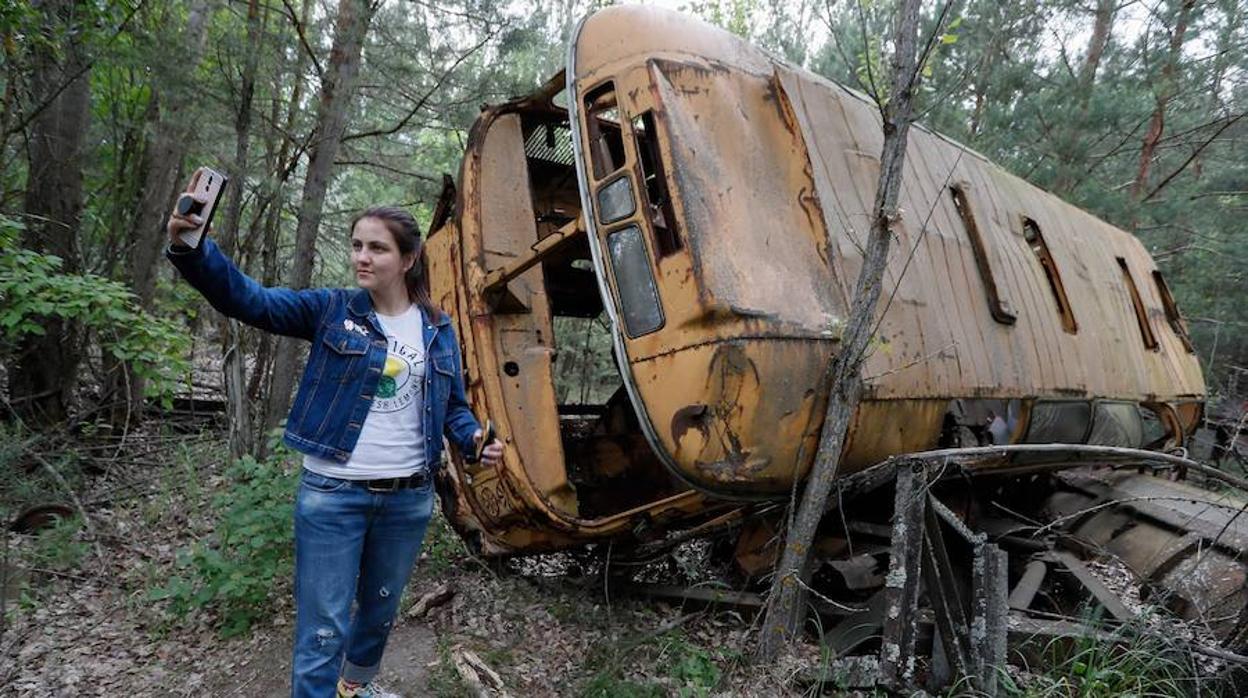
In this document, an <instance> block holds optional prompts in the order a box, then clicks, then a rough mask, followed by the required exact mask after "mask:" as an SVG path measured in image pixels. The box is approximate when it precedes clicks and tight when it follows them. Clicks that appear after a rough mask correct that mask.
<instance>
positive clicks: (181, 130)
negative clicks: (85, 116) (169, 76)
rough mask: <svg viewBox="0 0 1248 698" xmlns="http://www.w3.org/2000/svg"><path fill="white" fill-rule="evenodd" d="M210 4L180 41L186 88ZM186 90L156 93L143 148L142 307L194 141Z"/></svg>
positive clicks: (138, 238)
mask: <svg viewBox="0 0 1248 698" xmlns="http://www.w3.org/2000/svg"><path fill="white" fill-rule="evenodd" d="M208 1H209V0H194V2H193V3H192V5H191V8H190V12H189V14H188V15H187V20H186V30H185V31H184V32H182V35H181V37H180V38H179V39H178V47H179V65H180V66H181V67H182V68H183V70H182V71H179V73H182V74H189V75H188V82H190V79H191V78H193V75H194V73H195V69H196V67H197V66H198V65H199V61H200V58H201V56H202V55H203V51H204V40H205V38H206V37H207V25H208V15H209V7H208ZM184 87H185V86H183V85H175V84H173V83H172V81H171V82H170V83H169V84H167V85H153V87H152V101H153V102H154V103H155V113H154V114H153V116H154V117H155V118H156V123H155V124H153V129H152V130H153V133H152V139H151V141H150V142H149V143H148V144H147V147H146V148H144V153H143V189H142V198H141V199H140V201H139V211H138V213H137V214H136V216H135V221H134V229H133V230H132V231H131V234H130V240H131V250H130V264H129V266H130V270H129V271H130V283H131V287H132V288H133V289H134V293H135V295H137V296H138V297H139V300H140V301H141V302H142V303H143V304H144V305H147V304H148V303H150V302H151V300H152V293H153V292H154V290H155V288H156V260H157V259H158V258H159V257H160V254H161V249H162V247H163V246H162V244H161V243H162V241H163V240H164V237H165V233H164V225H163V223H164V222H165V220H164V219H165V217H166V216H167V215H168V214H169V208H170V204H171V203H172V202H173V195H174V193H175V192H176V190H177V189H178V185H179V184H180V183H179V182H178V181H177V179H176V178H177V175H178V172H179V170H180V169H181V167H182V159H183V156H184V155H185V154H186V151H187V146H188V145H189V140H190V135H191V128H190V126H191V125H190V124H189V123H187V121H188V116H187V110H188V109H189V107H190V106H191V104H190V101H191V99H193V97H192V95H191V94H190V91H189V90H187V89H184Z"/></svg>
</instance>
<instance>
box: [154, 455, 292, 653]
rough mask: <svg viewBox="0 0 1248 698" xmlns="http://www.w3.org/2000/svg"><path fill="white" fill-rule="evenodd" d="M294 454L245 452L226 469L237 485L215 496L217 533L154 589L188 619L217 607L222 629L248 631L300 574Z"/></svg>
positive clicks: (182, 557)
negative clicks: (285, 583)
mask: <svg viewBox="0 0 1248 698" xmlns="http://www.w3.org/2000/svg"><path fill="white" fill-rule="evenodd" d="M288 456H289V452H288V451H283V450H278V451H277V452H276V453H275V454H274V455H273V456H272V457H270V458H268V459H266V460H264V461H257V460H255V459H254V458H251V457H250V456H244V457H243V458H241V459H239V460H238V461H237V462H236V463H234V465H233V466H231V467H230V468H229V470H228V472H227V473H226V476H227V477H228V478H229V481H230V486H229V489H228V490H226V491H225V492H224V493H222V494H220V495H218V496H217V497H216V498H215V500H214V508H215V509H216V511H217V513H218V516H219V520H218V523H217V526H216V530H215V534H214V536H213V537H212V538H211V539H210V540H207V541H204V542H200V543H197V544H195V545H192V546H190V547H188V548H185V549H183V550H181V551H179V553H178V562H177V566H178V574H175V575H174V576H172V577H170V578H169V580H168V581H167V582H166V583H165V584H163V585H161V586H159V587H156V588H154V589H152V590H151V591H150V592H149V593H148V598H150V599H152V600H163V601H166V602H167V603H168V604H169V606H168V607H169V611H170V612H171V613H172V614H173V615H175V616H183V615H186V614H187V613H189V612H191V611H193V610H196V609H202V608H207V609H213V610H215V611H216V612H217V613H218V615H219V617H220V619H221V625H220V628H221V633H222V635H224V636H227V637H228V636H233V635H239V634H243V633H246V632H247V631H248V630H250V628H251V626H252V624H253V623H254V622H255V621H257V620H259V619H261V618H263V617H265V616H267V615H268V614H269V613H270V612H271V611H272V610H273V602H274V600H275V594H274V592H275V589H277V588H278V587H279V586H280V581H281V580H283V579H287V578H289V577H290V576H291V575H292V574H293V559H294V558H293V553H294V546H293V545H292V544H291V540H292V538H293V535H294V531H293V524H292V513H293V512H292V507H293V497H292V496H291V493H292V491H293V490H294V488H295V486H296V482H297V481H298V469H296V468H292V467H290V466H289V463H288V460H289V459H288Z"/></svg>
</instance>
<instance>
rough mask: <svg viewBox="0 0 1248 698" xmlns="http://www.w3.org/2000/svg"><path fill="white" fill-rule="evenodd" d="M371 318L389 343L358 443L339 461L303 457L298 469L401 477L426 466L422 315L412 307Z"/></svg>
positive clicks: (334, 474) (326, 473)
mask: <svg viewBox="0 0 1248 698" xmlns="http://www.w3.org/2000/svg"><path fill="white" fill-rule="evenodd" d="M377 320H378V323H379V324H380V325H381V329H382V330H383V331H385V333H386V340H387V341H388V344H389V346H388V348H387V353H386V364H385V367H384V368H383V369H382V371H381V377H380V378H379V379H378V381H377V393H376V394H375V395H374V396H373V404H372V406H370V407H369V409H368V416H367V417H365V419H364V425H363V426H362V427H361V428H360V438H359V441H357V442H356V444H355V450H354V451H352V452H351V457H350V458H349V459H348V460H347V462H345V463H339V462H337V461H332V460H327V459H324V458H317V457H315V456H307V455H305V456H304V457H303V467H305V468H307V469H308V470H311V471H312V472H314V473H316V474H318V475H324V476H325V477H336V478H342V479H344V480H372V479H376V478H386V477H406V476H408V475H411V474H413V473H416V472H418V471H420V470H424V469H425V467H426V466H425V447H424V444H425V433H424V423H423V422H422V421H421V416H422V414H423V413H424V405H425V371H426V367H425V342H424V334H423V333H422V332H421V323H422V322H423V320H424V318H423V316H422V314H421V312H420V306H417V305H413V306H411V307H410V308H408V309H407V310H406V311H405V312H404V313H403V314H402V315H382V314H380V313H378V314H377Z"/></svg>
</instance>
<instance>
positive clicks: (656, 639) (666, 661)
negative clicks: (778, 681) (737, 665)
mask: <svg viewBox="0 0 1248 698" xmlns="http://www.w3.org/2000/svg"><path fill="white" fill-rule="evenodd" d="M729 655H732V656H729ZM736 659H739V657H736V656H735V653H734V652H732V651H728V650H722V649H721V650H717V651H715V652H712V651H711V650H708V649H707V648H705V647H702V646H701V645H699V644H697V643H695V642H693V641H692V640H691V639H690V638H689V637H688V636H687V635H686V634H685V633H683V632H682V631H680V630H671V631H668V632H666V633H663V634H662V635H658V636H649V635H642V636H640V637H637V638H634V639H632V640H623V641H621V642H620V643H618V644H604V645H602V646H600V647H599V648H597V649H596V650H595V651H594V652H592V653H591V654H590V657H589V659H588V661H587V663H586V667H585V668H586V670H587V671H589V672H590V674H589V676H588V678H587V679H586V680H585V681H584V682H583V683H582V685H581V686H580V688H579V690H578V691H577V694H578V695H580V696H582V697H583V698H613V697H615V696H623V697H625V698H650V697H651V696H656V697H657V696H680V698H705V697H706V696H709V695H710V694H711V692H712V691H713V690H715V688H716V687H717V686H718V685H719V683H720V681H721V680H722V679H723V677H724V671H723V670H722V668H721V666H722V665H724V664H725V663H728V662H731V661H735V660H736ZM629 666H638V667H646V668H648V669H652V670H655V671H654V672H653V673H652V675H651V676H649V677H645V678H642V677H639V676H633V675H631V674H630V673H629V672H628V671H626V670H625V668H626V667H629Z"/></svg>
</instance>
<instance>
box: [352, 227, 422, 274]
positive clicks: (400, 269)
mask: <svg viewBox="0 0 1248 698" xmlns="http://www.w3.org/2000/svg"><path fill="white" fill-rule="evenodd" d="M415 262H416V255H415V254H409V255H403V254H402V253H400V252H399V245H398V243H396V242H395V241H394V235H393V234H391V232H390V229H389V228H387V227H386V224H385V223H383V222H382V221H381V220H380V219H378V218H361V219H360V220H359V221H358V222H356V224H355V229H353V230H352V231H351V265H352V266H353V267H355V281H356V283H358V284H359V285H360V288H363V289H367V290H369V291H385V290H387V289H390V288H391V287H393V286H398V287H399V288H406V287H405V285H404V283H403V275H404V274H406V273H407V270H408V269H411V268H412V264H414V263H415Z"/></svg>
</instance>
